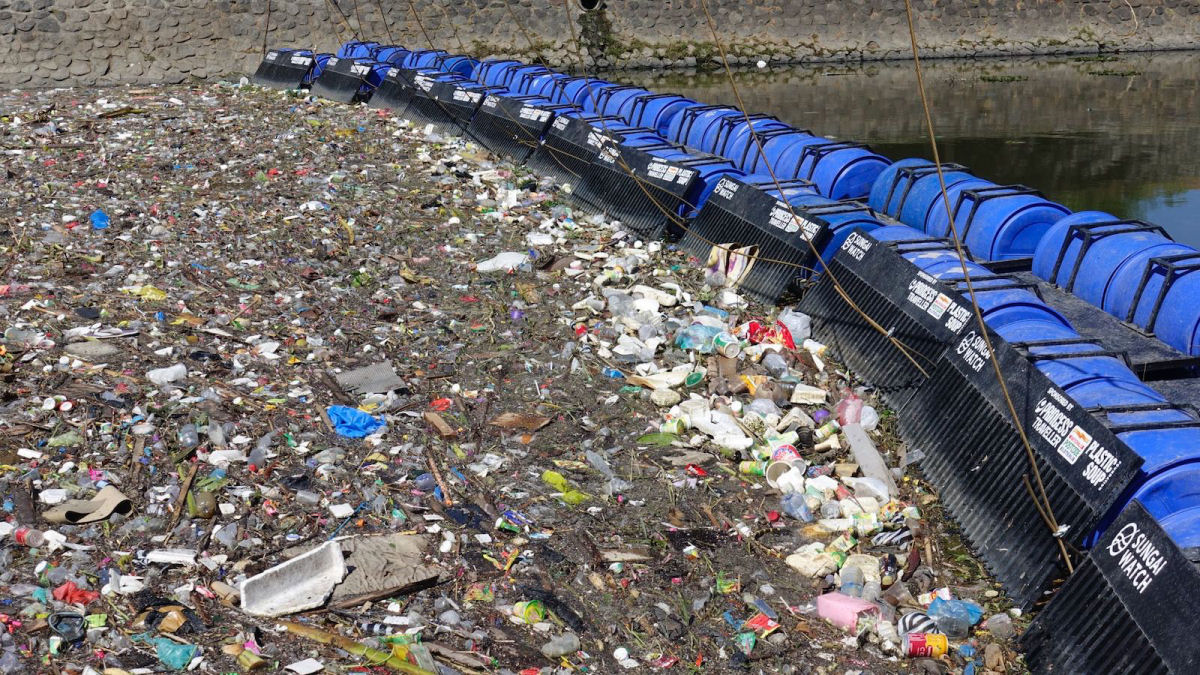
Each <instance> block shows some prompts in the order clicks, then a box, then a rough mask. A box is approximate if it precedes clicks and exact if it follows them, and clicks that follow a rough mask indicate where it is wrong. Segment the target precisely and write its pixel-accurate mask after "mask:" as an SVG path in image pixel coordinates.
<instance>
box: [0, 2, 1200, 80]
mask: <svg viewBox="0 0 1200 675" xmlns="http://www.w3.org/2000/svg"><path fill="white" fill-rule="evenodd" d="M606 1H607V7H606V8H605V9H604V10H602V11H598V12H589V13H586V14H581V13H580V11H579V10H578V4H577V3H578V0H566V2H565V3H564V1H563V0H412V3H411V6H410V3H409V2H408V0H403V1H399V2H397V1H396V0H0V85H4V86H14V85H16V86H46V85H55V84H95V83H126V82H138V83H141V82H162V81H181V80H184V79H186V78H189V77H197V78H208V77H213V76H218V75H225V74H232V73H238V72H248V71H252V70H253V69H254V67H255V66H256V65H257V63H258V61H259V59H260V57H261V54H262V46H263V42H264V33H265V39H266V42H267V44H269V45H272V46H301V45H303V46H311V47H315V48H318V49H322V50H326V51H331V50H332V49H334V48H335V47H336V45H337V44H339V43H340V42H342V41H343V40H347V39H351V35H352V31H353V32H357V33H359V34H361V35H362V36H364V38H366V39H375V40H380V41H388V42H396V43H400V44H404V45H406V46H417V47H426V46H427V45H428V42H427V41H426V39H425V37H424V36H425V35H426V34H427V35H428V36H429V40H430V41H432V42H434V43H436V44H437V45H438V46H439V47H444V48H447V49H452V50H459V51H467V52H469V53H472V54H474V55H480V56H482V55H500V54H506V55H514V56H522V57H525V58H532V57H534V56H541V57H543V58H545V59H546V60H547V62H549V63H552V64H560V65H564V66H565V65H570V64H578V63H579V62H580V61H582V62H583V63H584V64H586V67H588V68H591V67H597V66H598V67H662V66H667V65H686V66H692V65H699V66H704V65H706V64H711V63H713V59H714V58H715V54H716V49H715V45H714V40H713V35H712V33H711V31H710V30H709V26H708V22H707V20H706V18H705V15H704V12H703V6H704V2H705V1H706V2H707V6H708V8H709V11H710V13H711V14H712V16H713V19H714V22H715V24H716V27H717V30H718V33H719V35H720V39H721V41H722V42H723V43H725V45H726V47H727V48H728V50H729V52H730V55H731V57H732V58H733V59H734V60H735V61H736V62H740V63H753V62H754V61H757V60H758V59H760V58H764V59H767V60H770V61H797V62H799V61H813V60H843V59H851V60H857V59H883V58H904V57H905V56H906V54H907V53H908V33H907V26H906V24H905V20H904V3H903V0H839V1H838V2H827V1H824V0H606ZM912 1H913V5H914V8H915V11H916V13H917V18H918V35H919V38H920V42H921V45H922V47H923V48H924V49H926V54H927V55H929V56H972V55H998V54H1034V53H1061V52H1068V51H1082V52H1094V51H1106V50H1131V49H1180V48H1195V47H1198V46H1200V0H912ZM412 8H415V9H416V14H417V15H418V16H414V12H413V9H412ZM572 34H582V38H583V40H582V44H583V53H582V54H581V55H580V56H582V58H581V59H578V60H577V56H576V50H575V49H574V42H573V41H572V39H571V36H572Z"/></svg>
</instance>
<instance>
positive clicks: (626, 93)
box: [596, 85, 654, 121]
mask: <svg viewBox="0 0 1200 675" xmlns="http://www.w3.org/2000/svg"><path fill="white" fill-rule="evenodd" d="M652 93H654V92H652V91H650V90H648V89H642V88H641V87H631V86H629V85H621V86H616V87H610V88H608V89H605V90H604V91H603V92H601V94H600V95H599V96H597V97H596V105H597V107H598V108H599V110H600V113H601V114H603V115H613V116H615V117H621V118H622V119H625V116H624V115H622V114H621V110H622V108H624V107H625V103H626V102H629V101H630V100H631V99H633V98H636V97H638V96H644V95H647V94H652ZM626 121H628V119H626Z"/></svg>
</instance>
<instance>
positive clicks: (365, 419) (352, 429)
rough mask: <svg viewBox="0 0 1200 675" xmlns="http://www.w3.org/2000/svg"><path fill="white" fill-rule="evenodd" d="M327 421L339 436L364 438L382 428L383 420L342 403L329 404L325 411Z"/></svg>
mask: <svg viewBox="0 0 1200 675" xmlns="http://www.w3.org/2000/svg"><path fill="white" fill-rule="evenodd" d="M325 412H326V413H327V414H328V415H329V421H330V422H332V423H333V428H334V430H335V431H337V432H338V435H339V436H345V437H346V438H364V437H366V436H370V435H371V434H373V433H375V432H376V431H378V430H379V429H381V428H383V426H384V422H383V420H379V419H376V418H374V417H371V416H370V415H368V414H367V413H365V412H363V411H361V410H359V409H357V408H350V407H348V406H344V405H331V406H329V408H328V409H326V411H325Z"/></svg>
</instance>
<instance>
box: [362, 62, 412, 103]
mask: <svg viewBox="0 0 1200 675" xmlns="http://www.w3.org/2000/svg"><path fill="white" fill-rule="evenodd" d="M415 76H416V71H415V70H413V69H411V68H390V69H389V70H388V72H387V75H385V76H384V78H383V83H382V84H380V85H379V88H378V89H376V90H375V94H374V95H372V96H371V100H370V101H367V107H370V108H387V109H388V110H398V111H403V110H404V109H405V108H407V107H408V102H409V101H410V100H412V95H413V87H414V85H413V77H415Z"/></svg>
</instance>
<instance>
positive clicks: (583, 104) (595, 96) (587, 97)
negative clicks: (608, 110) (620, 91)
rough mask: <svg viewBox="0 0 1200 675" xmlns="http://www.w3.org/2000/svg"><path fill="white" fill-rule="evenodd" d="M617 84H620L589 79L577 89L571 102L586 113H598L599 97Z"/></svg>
mask: <svg viewBox="0 0 1200 675" xmlns="http://www.w3.org/2000/svg"><path fill="white" fill-rule="evenodd" d="M619 86H621V85H619V84H613V83H612V82H606V81H604V80H591V81H589V82H587V83H586V84H585V85H584V86H583V87H582V88H578V89H577V95H576V98H575V100H574V101H572V103H573V104H574V105H577V106H579V107H580V108H581V109H582V110H583V111H584V112H586V113H591V114H594V115H599V114H600V107H599V106H600V97H601V96H603V95H604V92H605V91H606V90H608V89H612V88H613V87H619Z"/></svg>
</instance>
